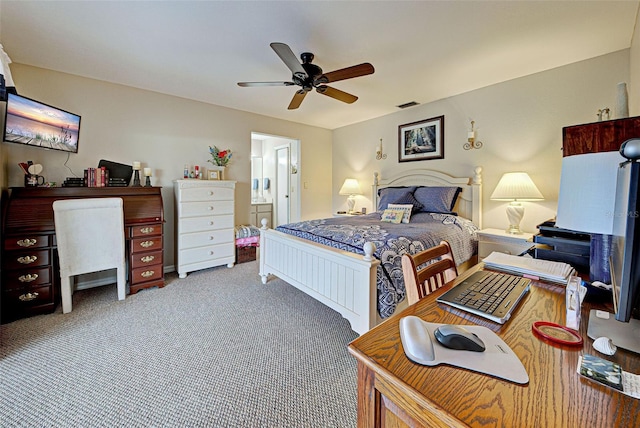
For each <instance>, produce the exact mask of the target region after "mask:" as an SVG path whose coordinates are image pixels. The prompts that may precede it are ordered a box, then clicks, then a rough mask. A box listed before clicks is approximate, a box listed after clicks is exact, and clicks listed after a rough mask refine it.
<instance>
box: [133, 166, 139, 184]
mask: <svg viewBox="0 0 640 428" xmlns="http://www.w3.org/2000/svg"><path fill="white" fill-rule="evenodd" d="M133 187H140V168H138V169H136V170H134V171H133Z"/></svg>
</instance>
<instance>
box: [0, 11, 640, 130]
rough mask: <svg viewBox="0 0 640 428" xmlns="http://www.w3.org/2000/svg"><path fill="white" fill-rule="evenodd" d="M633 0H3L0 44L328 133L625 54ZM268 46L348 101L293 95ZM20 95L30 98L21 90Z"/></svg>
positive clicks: (57, 65) (15, 54)
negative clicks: (305, 66) (336, 74)
mask: <svg viewBox="0 0 640 428" xmlns="http://www.w3.org/2000/svg"><path fill="white" fill-rule="evenodd" d="M638 4H639V2H638V1H621V2H616V1H567V2H561V1H496V2H492V1H410V2H403V1H341V2H338V1H293V2H286V1H162V2H160V1H152V2H147V1H145V2H140V1H105V2H98V1H80V2H78V1H64V2H63V1H6V0H2V1H1V3H0V40H1V41H2V44H3V45H4V49H5V51H6V52H7V53H8V54H9V56H10V57H11V59H12V61H13V62H15V63H21V64H28V65H32V66H37V67H43V68H47V69H52V70H57V71H62V72H66V73H71V74H75V75H79V76H85V77H90V78H94V79H99V80H104V81H109V82H114V83H119V84H123V85H128V86H133V87H137V88H142V89H148V90H151V91H157V92H162V93H166V94H170V95H175V96H179V97H184V98H188V99H193V100H199V101H203V102H207V103H212V104H217V105H222V106H225V107H230V108H234V109H239V110H244V111H249V112H254V113H259V114H263V115H267V116H271V117H276V118H281V119H286V120H291V121H294V122H300V123H305V124H309V125H315V126H319V127H323V128H327V129H335V128H338V127H341V126H345V125H348V124H351V123H356V122H361V121H364V120H367V119H371V118H375V117H379V116H382V115H386V114H389V113H392V112H395V111H398V108H397V107H396V106H397V105H399V104H403V103H406V102H409V101H417V102H418V103H421V104H424V103H428V102H431V101H434V100H438V99H442V98H445V97H449V96H452V95H456V94H460V93H463V92H467V91H470V90H473V89H477V88H481V87H485V86H488V85H491V84H494V83H498V82H502V81H505V80H509V79H514V78H517V77H521V76H525V75H529V74H532V73H537V72H540V71H543V70H548V69H551V68H554V67H558V66H562V65H565V64H569V63H572V62H576V61H581V60H584V59H588V58H593V57H596V56H599V55H603V54H606V53H610V52H614V51H617V50H621V49H626V48H628V47H629V46H630V44H631V37H632V34H633V29H634V23H635V21H636V14H637V13H638ZM271 42H284V43H287V44H288V45H289V46H290V47H291V49H292V50H293V52H294V53H295V54H296V55H299V54H300V53H302V52H305V51H310V52H313V53H314V54H315V60H314V63H315V64H317V65H319V66H321V67H322V68H323V69H324V71H325V72H328V71H332V70H336V69H340V68H344V67H347V66H351V65H355V64H359V63H362V62H370V63H372V64H373V65H374V67H375V69H376V71H375V73H374V74H373V75H369V76H364V77H359V78H356V79H351V80H345V81H341V82H335V83H334V84H332V85H333V86H334V87H335V88H337V89H341V90H343V91H346V92H349V93H352V94H354V95H357V96H358V97H359V100H358V101H356V102H355V103H354V104H344V103H342V102H340V101H337V100H334V99H332V98H329V97H326V96H323V95H320V94H318V93H315V92H313V93H310V94H308V95H307V97H306V98H305V100H304V102H303V103H302V105H301V107H300V108H299V109H298V110H293V111H289V110H287V106H288V104H289V101H290V100H291V98H292V96H293V94H294V92H295V90H296V88H297V87H260V88H241V87H239V86H237V84H236V83H237V82H238V81H283V80H291V73H290V71H289V69H288V68H287V67H286V66H285V65H284V63H283V62H282V61H281V60H280V59H279V58H278V56H277V55H276V54H275V52H274V51H273V50H272V49H271V48H270V47H269V43H271ZM17 89H18V92H19V93H20V92H21V91H22V93H24V94H25V95H27V94H28V92H29V91H28V88H20V86H19V85H18V88H17Z"/></svg>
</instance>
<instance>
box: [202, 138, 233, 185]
mask: <svg viewBox="0 0 640 428" xmlns="http://www.w3.org/2000/svg"><path fill="white" fill-rule="evenodd" d="M209 154H210V155H211V159H209V160H208V161H207V162H209V163H211V164H213V166H211V167H209V179H212V180H224V175H225V174H224V173H225V169H226V167H227V164H228V163H229V160H231V150H230V149H226V150H220V149H219V148H218V147H217V146H213V147H211V146H209Z"/></svg>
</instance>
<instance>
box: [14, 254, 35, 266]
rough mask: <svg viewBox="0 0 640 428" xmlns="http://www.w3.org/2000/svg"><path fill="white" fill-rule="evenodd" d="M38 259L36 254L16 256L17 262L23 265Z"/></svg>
mask: <svg viewBox="0 0 640 428" xmlns="http://www.w3.org/2000/svg"><path fill="white" fill-rule="evenodd" d="M36 260H38V256H22V257H18V263H22V264H23V265H28V264H31V263H33V262H35V261H36Z"/></svg>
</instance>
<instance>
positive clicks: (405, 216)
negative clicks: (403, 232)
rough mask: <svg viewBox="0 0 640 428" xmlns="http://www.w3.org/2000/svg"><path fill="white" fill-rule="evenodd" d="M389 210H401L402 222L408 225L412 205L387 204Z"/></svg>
mask: <svg viewBox="0 0 640 428" xmlns="http://www.w3.org/2000/svg"><path fill="white" fill-rule="evenodd" d="M387 208H388V209H390V210H402V213H403V214H402V222H403V223H409V219H410V218H411V211H412V210H413V205H411V204H389V205H388V206H387Z"/></svg>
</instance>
